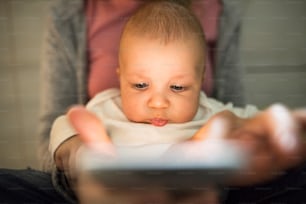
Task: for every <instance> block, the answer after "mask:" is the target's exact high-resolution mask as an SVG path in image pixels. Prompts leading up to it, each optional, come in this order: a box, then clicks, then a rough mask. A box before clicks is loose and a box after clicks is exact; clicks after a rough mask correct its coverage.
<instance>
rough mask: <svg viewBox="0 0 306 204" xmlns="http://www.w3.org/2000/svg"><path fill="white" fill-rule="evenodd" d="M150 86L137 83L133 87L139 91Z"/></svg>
mask: <svg viewBox="0 0 306 204" xmlns="http://www.w3.org/2000/svg"><path fill="white" fill-rule="evenodd" d="M148 86H149V84H147V83H137V84H133V87H134V88H135V89H139V90H145V89H146V88H148Z"/></svg>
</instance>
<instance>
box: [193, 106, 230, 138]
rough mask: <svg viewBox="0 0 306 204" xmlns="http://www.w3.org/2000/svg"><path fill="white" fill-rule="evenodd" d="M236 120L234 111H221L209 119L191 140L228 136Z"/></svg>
mask: <svg viewBox="0 0 306 204" xmlns="http://www.w3.org/2000/svg"><path fill="white" fill-rule="evenodd" d="M234 121H235V120H234V116H233V113H231V112H229V111H223V112H220V113H218V114H216V115H215V116H213V117H212V118H211V119H210V120H208V121H207V123H206V124H205V125H204V126H203V127H202V128H201V129H200V130H199V131H198V132H197V133H196V134H195V135H194V136H193V137H192V138H191V140H195V141H203V140H207V139H222V138H226V137H227V136H228V135H229V133H230V131H231V130H232V128H233V127H232V126H233V125H234Z"/></svg>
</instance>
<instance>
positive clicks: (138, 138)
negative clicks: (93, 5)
mask: <svg viewBox="0 0 306 204" xmlns="http://www.w3.org/2000/svg"><path fill="white" fill-rule="evenodd" d="M204 59H205V38H204V33H203V30H202V27H201V25H200V23H199V22H198V20H197V19H196V17H195V16H194V14H193V13H192V12H191V11H190V10H189V9H187V8H186V7H184V6H181V5H179V4H176V3H169V2H155V3H149V4H148V5H146V6H144V7H142V8H141V9H140V10H139V11H138V12H137V13H136V14H135V15H133V16H132V17H131V18H130V19H129V21H128V23H127V24H126V26H125V29H124V31H123V34H122V37H121V42H120V49H119V68H118V70H117V73H118V76H119V79H120V90H118V89H110V90H107V91H104V92H102V93H100V94H97V95H96V96H95V97H94V98H93V99H92V100H91V101H90V102H89V103H88V104H87V109H88V110H89V111H92V112H94V113H95V114H96V115H97V116H98V117H99V118H100V119H101V121H102V123H103V124H104V127H105V129H106V133H107V135H108V136H109V137H110V138H111V141H112V143H113V144H114V145H115V146H117V147H133V148H136V149H135V154H138V155H141V156H144V155H146V156H150V155H152V154H150V152H152V151H151V150H152V148H153V149H154V152H155V154H154V156H159V155H160V154H162V153H163V152H164V151H166V150H167V149H168V147H169V146H170V145H172V144H174V143H178V142H182V141H185V140H188V139H190V138H191V137H192V136H193V135H194V134H195V133H196V132H197V131H198V130H199V129H200V128H201V127H202V126H203V125H204V124H205V122H206V121H207V120H208V119H209V118H211V117H212V116H213V115H215V114H216V113H218V112H221V111H223V110H230V111H232V112H234V113H235V114H237V115H238V116H240V117H249V116H252V115H254V113H256V111H257V109H256V108H255V107H253V106H247V107H246V108H245V109H241V108H235V107H233V106H232V104H227V105H224V104H222V103H221V102H218V101H216V100H214V99H211V98H207V97H206V96H205V94H204V93H203V92H201V85H202V82H203V80H204V72H205V67H204V64H205V62H204ZM77 134H78V132H77V131H76V130H75V129H74V128H73V127H71V125H70V122H69V120H68V119H67V116H61V117H59V118H58V119H57V120H56V121H55V123H54V125H53V128H52V132H51V142H50V148H51V152H52V155H54V152H55V151H56V150H57V148H58V147H59V146H60V144H61V143H62V142H64V141H65V140H67V139H68V138H69V137H71V136H74V135H77ZM121 149H124V148H121ZM146 152H148V154H146ZM122 155H125V153H122Z"/></svg>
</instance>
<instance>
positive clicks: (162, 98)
mask: <svg viewBox="0 0 306 204" xmlns="http://www.w3.org/2000/svg"><path fill="white" fill-rule="evenodd" d="M169 104H170V103H169V100H168V98H167V96H166V95H164V94H161V93H156V94H153V95H152V96H151V97H150V99H149V101H148V107H150V108H154V109H160V108H168V107H169Z"/></svg>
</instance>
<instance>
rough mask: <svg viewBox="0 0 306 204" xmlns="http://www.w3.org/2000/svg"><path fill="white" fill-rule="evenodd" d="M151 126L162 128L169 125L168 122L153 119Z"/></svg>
mask: <svg viewBox="0 0 306 204" xmlns="http://www.w3.org/2000/svg"><path fill="white" fill-rule="evenodd" d="M150 122H151V124H152V125H154V126H158V127H162V126H165V125H166V124H167V123H168V120H166V119H162V118H153V119H151V121H150Z"/></svg>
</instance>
